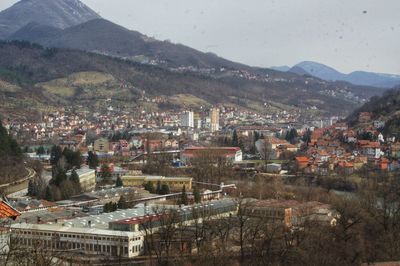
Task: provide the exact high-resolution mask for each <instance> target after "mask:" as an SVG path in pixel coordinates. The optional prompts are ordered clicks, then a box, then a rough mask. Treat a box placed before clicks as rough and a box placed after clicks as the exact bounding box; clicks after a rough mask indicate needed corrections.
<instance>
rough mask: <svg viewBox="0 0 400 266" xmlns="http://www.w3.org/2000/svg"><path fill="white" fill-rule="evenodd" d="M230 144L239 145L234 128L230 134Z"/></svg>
mask: <svg viewBox="0 0 400 266" xmlns="http://www.w3.org/2000/svg"><path fill="white" fill-rule="evenodd" d="M232 146H233V147H238V146H239V138H238V134H237V132H236V129H235V130H234V131H233V134H232Z"/></svg>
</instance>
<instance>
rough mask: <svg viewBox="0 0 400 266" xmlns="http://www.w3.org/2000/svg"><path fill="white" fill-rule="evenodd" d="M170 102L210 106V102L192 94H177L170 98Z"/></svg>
mask: <svg viewBox="0 0 400 266" xmlns="http://www.w3.org/2000/svg"><path fill="white" fill-rule="evenodd" d="M169 100H170V102H171V103H173V104H176V105H180V106H182V105H186V106H189V107H200V106H209V105H210V104H209V103H208V102H207V101H205V100H203V99H200V98H198V97H196V96H194V95H191V94H177V95H174V96H172V97H170V98H169Z"/></svg>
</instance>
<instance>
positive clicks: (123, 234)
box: [10, 199, 237, 258]
mask: <svg viewBox="0 0 400 266" xmlns="http://www.w3.org/2000/svg"><path fill="white" fill-rule="evenodd" d="M236 212H237V204H236V203H235V202H234V201H233V200H231V199H223V200H215V201H210V202H207V203H203V204H195V205H190V206H182V207H179V206H177V205H158V204H153V205H149V206H147V205H146V204H138V205H137V206H136V207H135V208H132V209H127V210H119V211H116V212H111V213H103V214H100V215H90V216H86V217H77V218H74V219H71V220H66V221H64V222H63V223H55V224H27V223H17V224H13V225H11V228H10V229H11V240H12V241H16V242H17V244H19V245H22V246H24V247H26V248H27V249H28V250H29V249H33V248H38V247H41V248H44V249H49V250H55V251H59V252H63V251H65V252H79V253H83V254H88V255H103V256H111V257H124V258H132V257H135V256H139V255H140V254H142V253H143V252H144V236H145V235H146V232H145V229H144V228H145V227H147V228H148V226H151V227H152V228H153V229H155V230H157V229H158V228H159V227H160V225H161V224H162V223H160V221H161V219H163V218H170V217H171V215H172V214H174V215H175V217H176V220H174V222H176V223H177V224H179V223H181V222H184V223H186V224H190V223H191V221H193V220H194V219H203V218H205V217H208V218H211V219H212V218H221V217H224V216H228V215H233V214H235V213H236Z"/></svg>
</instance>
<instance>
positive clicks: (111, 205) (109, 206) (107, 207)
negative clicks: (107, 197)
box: [103, 201, 118, 213]
mask: <svg viewBox="0 0 400 266" xmlns="http://www.w3.org/2000/svg"><path fill="white" fill-rule="evenodd" d="M117 209H118V204H117V203H115V202H111V201H110V202H108V203H106V204H104V207H103V211H104V212H106V213H109V212H115V211H116V210H117Z"/></svg>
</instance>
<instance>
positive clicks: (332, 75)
mask: <svg viewBox="0 0 400 266" xmlns="http://www.w3.org/2000/svg"><path fill="white" fill-rule="evenodd" d="M293 68H296V69H297V68H301V69H303V70H304V71H305V72H306V73H308V74H309V75H311V76H314V77H317V78H320V79H324V80H344V78H345V74H342V73H340V72H339V71H337V70H335V69H333V68H331V67H329V66H326V65H323V64H320V63H316V62H311V61H304V62H301V63H299V64H297V65H295V66H294V67H293ZM293 68H292V69H291V70H289V71H290V72H293Z"/></svg>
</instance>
